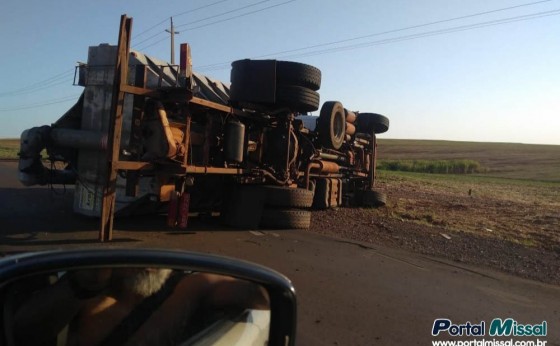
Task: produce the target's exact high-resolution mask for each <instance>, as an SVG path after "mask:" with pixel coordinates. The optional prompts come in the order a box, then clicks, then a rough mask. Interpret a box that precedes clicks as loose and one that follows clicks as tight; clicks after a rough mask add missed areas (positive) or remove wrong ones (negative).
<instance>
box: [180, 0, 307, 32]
mask: <svg viewBox="0 0 560 346" xmlns="http://www.w3.org/2000/svg"><path fill="white" fill-rule="evenodd" d="M294 1H296V0H289V1H284V2H281V3H279V4H276V5H271V6H268V7H264V8H261V9H259V10H255V11H251V12H247V13H243V14H240V15H237V16H233V17H230V18H226V19H223V20H219V21H216V22H212V23H207V24H204V25H199V26H195V27H194V28H188V29H186V30H195V29H200V28H204V27H207V26H210V25H214V24H218V23H223V22H227V21H229V20H232V19H237V18H241V17H245V16H248V15H250V14H254V13H258V12H262V11H265V10H268V9H271V8H274V7H278V6H282V5H286V4H289V3H290V2H294Z"/></svg>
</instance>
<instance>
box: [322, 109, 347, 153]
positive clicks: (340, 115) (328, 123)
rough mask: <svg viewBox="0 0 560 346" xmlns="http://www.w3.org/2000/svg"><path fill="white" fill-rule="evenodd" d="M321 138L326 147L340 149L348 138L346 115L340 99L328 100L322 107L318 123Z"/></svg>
mask: <svg viewBox="0 0 560 346" xmlns="http://www.w3.org/2000/svg"><path fill="white" fill-rule="evenodd" d="M317 129H318V130H319V138H320V140H321V143H322V144H323V146H324V147H326V148H329V149H335V150H338V149H340V147H341V146H342V143H344V139H345V138H346V136H345V135H346V116H345V114H344V107H342V104H341V103H340V102H338V101H328V102H325V103H324V104H323V107H321V113H320V114H319V120H318V124H317Z"/></svg>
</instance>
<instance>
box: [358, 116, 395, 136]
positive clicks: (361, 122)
mask: <svg viewBox="0 0 560 346" xmlns="http://www.w3.org/2000/svg"><path fill="white" fill-rule="evenodd" d="M355 125H356V132H358V133H366V134H371V133H372V132H374V133H376V134H377V133H384V132H387V130H389V118H387V117H386V116H383V115H381V114H377V113H360V114H358V119H356V123H355Z"/></svg>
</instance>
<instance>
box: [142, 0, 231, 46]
mask: <svg viewBox="0 0 560 346" xmlns="http://www.w3.org/2000/svg"><path fill="white" fill-rule="evenodd" d="M226 1H229V0H220V1H216V2H213V3H211V4H208V5H204V6H200V7H197V8H194V9H192V10H188V11H184V12H181V13H177V14H173V15H171V17H179V16H182V15H185V14H187V13H193V12H196V11H198V10H202V9H205V8H208V7H211V6H214V5H217V4H221V3H222V2H226ZM165 22H167V18H166V19H164V20H162V21H161V22H159V23H157V24H154V25H153V26H151V27H149V28H148V29H146V30H144V31H142V32H140V33H139V34H137V35H135V37H134V38H138V37H139V36H142V35H144V34H145V33H147V32H148V31H150V30H152V29H154V28H156V27H157V26H159V25H161V24H163V23H165ZM138 44H139V43H138Z"/></svg>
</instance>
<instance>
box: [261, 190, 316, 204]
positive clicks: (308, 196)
mask: <svg viewBox="0 0 560 346" xmlns="http://www.w3.org/2000/svg"><path fill="white" fill-rule="evenodd" d="M262 189H263V190H264V194H265V200H264V205H265V206H271V207H284V208H309V207H311V205H312V204H313V191H310V190H306V189H300V188H295V189H294V188H290V187H285V186H262Z"/></svg>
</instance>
